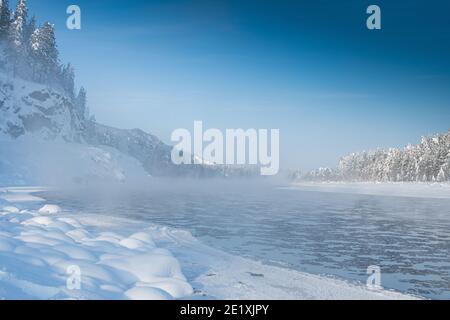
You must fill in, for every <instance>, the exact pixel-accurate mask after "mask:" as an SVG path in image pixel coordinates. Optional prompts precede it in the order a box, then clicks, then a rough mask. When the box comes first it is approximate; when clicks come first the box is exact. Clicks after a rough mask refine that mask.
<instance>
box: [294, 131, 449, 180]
mask: <svg viewBox="0 0 450 320" xmlns="http://www.w3.org/2000/svg"><path fill="white" fill-rule="evenodd" d="M292 176H296V177H297V178H298V176H299V175H298V174H297V175H292ZM301 179H305V180H319V181H322V180H344V181H391V182H395V181H409V182H412V181H418V182H433V181H439V182H442V181H450V131H449V132H448V133H446V134H440V135H435V136H433V137H423V138H422V141H421V143H420V144H418V145H416V146H412V145H408V146H407V147H406V148H404V149H403V150H400V149H390V150H388V151H383V150H377V151H375V152H362V153H353V154H350V155H348V156H345V157H343V158H342V159H341V161H340V162H339V166H338V168H337V169H336V170H334V169H329V168H325V169H324V168H321V169H319V170H314V171H311V172H309V173H307V174H304V175H301Z"/></svg>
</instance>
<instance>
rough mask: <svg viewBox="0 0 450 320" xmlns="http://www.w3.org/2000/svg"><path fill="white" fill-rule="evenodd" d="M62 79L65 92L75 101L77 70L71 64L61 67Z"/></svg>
mask: <svg viewBox="0 0 450 320" xmlns="http://www.w3.org/2000/svg"><path fill="white" fill-rule="evenodd" d="M60 79H61V85H62V87H63V89H64V91H65V92H66V93H67V94H68V95H69V97H70V98H72V99H73V98H74V97H75V70H74V68H73V66H72V65H71V64H70V63H68V64H67V65H63V66H61V70H60Z"/></svg>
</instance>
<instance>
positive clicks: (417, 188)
mask: <svg viewBox="0 0 450 320" xmlns="http://www.w3.org/2000/svg"><path fill="white" fill-rule="evenodd" d="M287 188H288V189H293V190H301V191H317V192H333V193H336V192H337V193H353V194H365V195H378V196H394V197H395V196H396V197H414V198H435V199H450V183H427V182H423V183H420V182H418V183H415V182H389V183H387V182H385V183H375V182H298V183H293V184H292V185H291V186H290V187H287Z"/></svg>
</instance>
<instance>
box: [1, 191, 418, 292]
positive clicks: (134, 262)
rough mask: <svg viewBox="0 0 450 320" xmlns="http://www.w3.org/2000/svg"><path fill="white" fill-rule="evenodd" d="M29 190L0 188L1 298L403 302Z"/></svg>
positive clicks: (179, 233) (173, 231)
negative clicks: (69, 206) (67, 206)
mask: <svg viewBox="0 0 450 320" xmlns="http://www.w3.org/2000/svg"><path fill="white" fill-rule="evenodd" d="M34 191H38V189H37V188H3V189H0V298H3V299H71V298H74V299H184V298H192V299H410V298H411V297H410V296H405V295H402V294H400V293H396V292H390V291H373V290H369V289H368V288H367V287H365V286H363V285H356V284H350V283H347V282H344V281H341V280H336V279H330V278H325V277H319V276H314V275H310V274H305V273H300V272H297V271H292V270H287V269H282V268H279V267H273V266H266V265H263V264H261V263H258V262H254V261H250V260H247V259H243V258H240V257H235V256H232V255H228V254H226V253H224V252H221V251H218V250H215V249H212V248H210V247H208V246H205V245H203V244H202V243H200V242H199V241H198V240H196V239H195V238H193V237H192V236H191V235H190V234H189V233H188V232H186V231H181V230H174V229H169V228H165V227H161V226H155V225H143V224H142V222H138V221H131V220H126V219H123V218H113V217H107V216H99V215H92V214H89V213H81V212H78V213H73V212H65V210H64V208H59V207H56V206H52V205H51V204H49V203H47V202H46V201H45V200H44V199H40V198H37V197H35V196H32V195H30V193H31V192H34ZM39 208H41V210H39ZM78 271H80V274H78V273H77V272H78ZM78 275H79V279H80V280H81V282H80V285H81V288H80V289H78V287H77V279H78V278H77V277H78ZM68 281H69V282H68Z"/></svg>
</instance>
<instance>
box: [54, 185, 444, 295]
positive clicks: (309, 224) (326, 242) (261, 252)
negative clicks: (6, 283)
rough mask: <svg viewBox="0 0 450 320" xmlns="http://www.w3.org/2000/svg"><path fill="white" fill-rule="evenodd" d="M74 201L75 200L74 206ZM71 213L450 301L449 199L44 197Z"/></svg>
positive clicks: (177, 192) (277, 193)
mask: <svg viewBox="0 0 450 320" xmlns="http://www.w3.org/2000/svg"><path fill="white" fill-rule="evenodd" d="M74 194H77V196H76V197H74ZM45 198H47V199H49V200H51V201H53V202H55V203H58V204H61V206H64V207H65V208H67V209H69V210H72V209H73V210H76V211H80V212H84V213H92V214H96V213H98V214H109V215H117V216H121V217H127V218H130V219H133V220H142V221H145V222H151V223H156V224H160V225H166V226H170V227H174V228H180V229H185V230H188V231H190V232H191V233H192V234H193V235H194V236H195V237H197V238H198V239H200V240H201V241H202V242H204V243H205V244H208V245H210V246H212V247H214V248H217V249H221V250H223V251H226V252H228V253H231V254H234V255H239V256H243V257H247V258H251V259H253V260H258V261H262V262H264V263H266V264H274V265H278V266H283V267H285V268H289V269H295V270H299V271H304V272H308V273H313V274H319V275H331V276H335V277H337V278H341V279H346V280H350V281H359V282H363V283H365V282H366V279H367V274H366V271H367V267H368V266H372V265H376V266H379V267H380V268H381V281H382V286H383V287H385V288H389V289H395V290H397V291H400V292H404V293H410V294H416V295H420V296H423V297H428V298H433V299H450V200H449V199H427V198H414V197H408V198H407V197H391V196H379V195H378V196H372V195H356V194H344V193H332V192H326V193H324V192H309V191H301V190H295V189H285V188H280V187H279V186H276V185H271V184H267V185H266V184H259V183H258V184H257V183H231V182H226V183H223V182H221V183H209V182H208V184H207V185H204V183H203V182H200V181H197V182H196V183H194V184H192V183H186V184H183V185H178V184H177V185H176V186H175V184H174V183H168V184H166V183H162V184H161V185H158V186H157V187H155V186H153V187H143V188H139V189H133V190H128V191H124V190H115V191H109V192H104V193H102V194H101V195H100V194H98V193H97V192H91V191H87V190H86V191H85V192H80V191H77V192H73V190H72V191H71V192H47V193H46V194H45Z"/></svg>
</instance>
